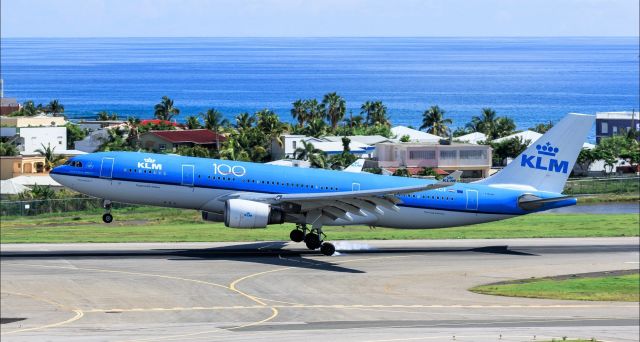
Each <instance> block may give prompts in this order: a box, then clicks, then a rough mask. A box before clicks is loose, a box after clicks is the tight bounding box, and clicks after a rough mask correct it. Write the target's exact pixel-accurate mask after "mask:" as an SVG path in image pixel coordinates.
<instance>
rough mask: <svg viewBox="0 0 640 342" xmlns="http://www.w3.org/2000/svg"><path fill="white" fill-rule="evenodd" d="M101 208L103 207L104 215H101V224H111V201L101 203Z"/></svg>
mask: <svg viewBox="0 0 640 342" xmlns="http://www.w3.org/2000/svg"><path fill="white" fill-rule="evenodd" d="M102 206H103V207H104V210H105V213H104V214H103V215H102V222H104V223H111V222H113V215H111V201H109V200H104V202H102Z"/></svg>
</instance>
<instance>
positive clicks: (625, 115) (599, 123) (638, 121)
mask: <svg viewBox="0 0 640 342" xmlns="http://www.w3.org/2000/svg"><path fill="white" fill-rule="evenodd" d="M631 128H633V129H635V130H636V131H640V115H639V114H638V113H636V112H635V111H631V112H598V113H596V143H600V139H602V138H604V137H611V136H614V135H619V134H625V133H626V132H628V131H629V130H631ZM638 139H640V137H639V138H638ZM639 141H640V140H639Z"/></svg>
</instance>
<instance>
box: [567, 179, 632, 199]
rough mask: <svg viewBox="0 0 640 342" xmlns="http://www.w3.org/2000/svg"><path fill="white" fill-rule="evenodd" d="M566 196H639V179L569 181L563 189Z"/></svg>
mask: <svg viewBox="0 0 640 342" xmlns="http://www.w3.org/2000/svg"><path fill="white" fill-rule="evenodd" d="M564 193H565V194H568V195H578V194H605V193H606V194H633V193H635V194H639V193H640V177H616V178H588V179H571V180H569V181H568V182H567V184H566V185H565V187H564Z"/></svg>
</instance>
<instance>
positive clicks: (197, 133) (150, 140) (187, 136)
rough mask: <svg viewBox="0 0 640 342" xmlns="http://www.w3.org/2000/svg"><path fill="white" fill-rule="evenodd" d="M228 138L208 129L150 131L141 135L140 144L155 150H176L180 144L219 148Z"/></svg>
mask: <svg viewBox="0 0 640 342" xmlns="http://www.w3.org/2000/svg"><path fill="white" fill-rule="evenodd" d="M226 139H227V138H226V137H225V136H224V135H222V134H219V133H215V132H214V131H211V130H208V129H191V130H180V131H178V130H174V131H149V132H146V133H144V134H142V135H141V136H140V145H141V146H142V147H143V148H146V149H150V150H153V151H154V152H175V151H176V149H177V148H178V147H180V146H187V147H193V146H202V147H206V148H217V147H218V146H219V144H222V143H223V142H224V141H226Z"/></svg>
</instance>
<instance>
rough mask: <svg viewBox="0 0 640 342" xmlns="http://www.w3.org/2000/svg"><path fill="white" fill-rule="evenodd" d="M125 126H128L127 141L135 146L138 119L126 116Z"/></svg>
mask: <svg viewBox="0 0 640 342" xmlns="http://www.w3.org/2000/svg"><path fill="white" fill-rule="evenodd" d="M127 126H129V133H128V134H127V143H128V144H129V145H130V146H136V144H137V143H138V137H139V135H140V134H139V133H140V132H139V131H138V127H140V119H138V118H136V117H133V116H130V117H128V118H127Z"/></svg>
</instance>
